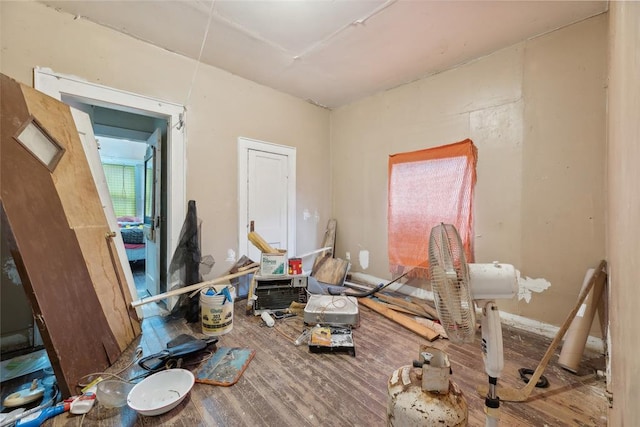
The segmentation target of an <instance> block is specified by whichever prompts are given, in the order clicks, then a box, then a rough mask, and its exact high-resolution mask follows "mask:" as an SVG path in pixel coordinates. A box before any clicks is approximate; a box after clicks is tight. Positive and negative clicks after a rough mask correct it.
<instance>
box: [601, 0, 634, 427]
mask: <svg viewBox="0 0 640 427" xmlns="http://www.w3.org/2000/svg"><path fill="white" fill-rule="evenodd" d="M609 7H610V21H609V22H610V24H609V25H610V47H609V49H610V56H609V57H610V69H609V132H608V137H609V138H608V140H609V141H608V152H607V155H608V156H607V157H608V159H607V165H608V189H609V200H608V211H607V255H608V257H609V271H610V277H609V285H610V287H609V292H610V294H609V295H610V301H611V308H610V320H611V322H610V331H611V336H610V339H611V374H612V375H611V384H610V385H611V387H610V389H609V390H610V391H612V392H613V408H612V409H611V411H610V413H609V425H610V426H637V425H640V407H639V406H638V396H640V383H639V382H638V380H639V379H640V357H639V356H638V355H640V339H639V336H640V335H639V334H638V323H639V322H638V312H639V311H640V291H639V289H640V288H639V287H638V277H640V260H639V258H638V257H639V255H640V225H639V223H638V220H639V219H640V191H639V190H638V184H639V183H640V167H639V166H638V165H639V164H640V127H639V123H640V120H639V117H640V80H639V76H640V61H639V60H638V52H640V33H639V32H638V28H640V3H637V2H611V3H610V6H609Z"/></svg>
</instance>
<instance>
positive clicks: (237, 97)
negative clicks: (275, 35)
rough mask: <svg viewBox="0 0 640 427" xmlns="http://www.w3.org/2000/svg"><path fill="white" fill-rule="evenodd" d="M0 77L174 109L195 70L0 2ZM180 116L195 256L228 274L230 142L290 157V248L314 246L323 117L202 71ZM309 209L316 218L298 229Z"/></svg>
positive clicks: (99, 32) (231, 244)
mask: <svg viewBox="0 0 640 427" xmlns="http://www.w3.org/2000/svg"><path fill="white" fill-rule="evenodd" d="M0 13H1V17H0V27H1V34H0V35H1V40H0V41H1V43H2V46H1V49H2V50H1V55H2V57H1V61H0V71H1V72H2V73H4V74H6V75H8V76H10V77H13V78H14V79H16V80H18V81H21V82H23V83H26V84H32V80H33V79H32V73H33V68H34V67H35V66H41V67H49V68H51V69H53V70H54V71H56V72H59V73H64V74H71V75H76V76H78V77H81V78H84V79H87V80H88V81H91V82H95V83H99V84H103V85H106V86H111V87H115V88H118V89H122V90H127V91H130V92H134V93H137V94H142V95H147V96H150V97H155V98H158V99H161V100H166V101H171V102H175V103H178V104H185V103H186V102H187V94H188V92H189V88H190V85H191V81H192V76H193V72H194V69H195V66H196V62H195V61H193V60H190V59H187V58H184V57H182V56H180V55H176V54H174V53H171V52H168V51H165V50H162V49H159V48H156V47H154V46H151V45H149V44H147V43H144V42H141V41H138V40H135V39H133V38H131V37H127V36H125V35H122V34H119V33H116V32H114V31H112V30H109V29H106V28H104V27H100V26H98V25H95V24H93V23H90V22H88V21H85V20H83V19H77V20H76V19H73V17H72V16H70V15H66V14H62V13H58V12H56V11H55V10H54V9H51V8H48V7H45V6H43V5H41V4H38V3H32V2H4V1H3V2H0ZM186 108H187V143H186V146H187V148H186V151H187V180H186V191H187V199H193V200H195V201H196V202H197V208H198V216H199V217H201V218H202V219H203V232H202V251H203V254H211V255H213V256H214V258H215V259H216V266H215V269H214V270H213V272H212V273H211V274H210V275H209V276H208V277H214V276H217V275H219V274H221V273H222V272H224V271H226V270H227V269H228V268H229V266H230V263H227V262H225V259H226V258H227V249H233V250H234V251H236V253H237V251H238V248H237V247H238V241H237V240H238V237H237V234H238V233H237V230H238V227H237V222H238V219H237V218H238V211H237V209H238V208H237V206H238V202H237V148H236V147H237V139H238V137H240V136H243V137H248V138H253V139H258V140H263V141H267V142H272V143H277V144H282V145H289V146H293V147H296V148H297V170H298V176H297V248H298V251H299V252H305V251H309V250H312V249H315V248H317V247H318V246H319V244H320V241H321V239H322V236H323V234H324V229H325V227H326V223H327V220H328V219H329V215H330V197H329V191H330V188H329V142H328V141H329V111H328V110H325V109H322V108H319V107H317V106H313V105H311V104H309V103H307V102H305V101H302V100H299V99H296V98H293V97H291V96H289V95H285V94H282V93H280V92H277V91H274V90H272V89H269V88H266V87H264V86H261V85H259V84H256V83H253V82H250V81H248V80H244V79H241V78H239V77H237V76H234V75H231V74H229V73H227V72H224V71H221V70H219V69H216V68H213V67H210V66H206V65H201V66H200V67H199V71H198V74H197V78H196V80H195V84H194V86H193V90H192V95H191V99H190V100H189V102H188V103H187V104H186ZM305 209H308V210H309V211H310V212H312V213H315V212H316V211H317V212H318V214H319V220H318V222H316V220H315V218H314V217H313V216H312V218H311V219H309V220H304V218H303V215H302V212H303V211H304V210H305Z"/></svg>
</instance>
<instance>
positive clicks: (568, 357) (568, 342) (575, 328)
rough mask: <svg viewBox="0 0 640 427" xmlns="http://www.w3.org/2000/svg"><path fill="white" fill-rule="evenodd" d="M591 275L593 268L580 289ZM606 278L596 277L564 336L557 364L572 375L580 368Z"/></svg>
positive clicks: (583, 287)
mask: <svg viewBox="0 0 640 427" xmlns="http://www.w3.org/2000/svg"><path fill="white" fill-rule="evenodd" d="M593 273H594V270H593V268H590V269H589V270H587V274H586V275H585V277H584V282H583V283H582V289H585V287H586V286H587V284H588V283H589V280H591V277H592V276H593ZM606 277H607V276H606V275H605V274H601V275H600V277H598V279H599V280H597V281H596V283H595V284H594V286H593V288H591V291H590V292H589V294H588V295H587V297H586V299H585V300H584V302H583V303H582V305H581V306H580V309H579V310H578V312H577V313H576V317H574V318H573V320H572V321H571V326H569V329H568V330H567V334H566V335H565V338H564V344H563V345H562V351H561V352H560V358H559V359H558V364H559V365H560V366H562V367H563V368H565V369H566V370H568V371H571V372H573V373H577V372H578V368H579V367H580V360H582V355H583V353H584V347H585V345H586V343H587V338H588V337H589V330H590V329H591V325H592V324H593V318H594V317H595V314H596V311H597V310H598V305H599V304H600V298H601V297H602V291H603V290H604V282H605V278H606Z"/></svg>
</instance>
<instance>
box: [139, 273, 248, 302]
mask: <svg viewBox="0 0 640 427" xmlns="http://www.w3.org/2000/svg"><path fill="white" fill-rule="evenodd" d="M259 268H260V267H253V268H250V269H248V270H244V271H240V272H238V273H234V274H227V275H226V276H221V277H218V278H217V279H213V280H208V281H206V282H200V283H195V284H193V285H189V286H185V287H183V288H178V289H173V290H171V291H168V292H164V293H162V294H158V295H152V296H150V297H146V298H140V299H139V300H137V301H132V302H131V307H138V306H140V305H144V304H149V303H150V302H155V301H160V300H161V299H165V298H168V297H172V296H176V295H182V294H186V293H188V292H191V291H195V290H198V289H201V288H204V287H207V286H212V285H218V284H220V283H224V282H228V281H229V280H231V279H235V278H236V277H240V276H245V275H247V274H251V273H255V272H256V271H258V269H259Z"/></svg>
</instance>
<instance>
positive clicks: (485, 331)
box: [429, 224, 518, 426]
mask: <svg viewBox="0 0 640 427" xmlns="http://www.w3.org/2000/svg"><path fill="white" fill-rule="evenodd" d="M429 277H430V281H431V286H432V288H433V294H434V299H435V304H436V309H437V311H438V317H439V318H440V322H441V323H442V326H443V327H444V328H445V330H446V331H447V335H448V336H449V339H450V340H451V342H453V343H457V344H459V343H467V342H473V340H474V337H475V323H476V322H475V306H474V303H475V304H477V305H478V306H479V307H481V308H482V314H483V315H482V320H481V328H482V352H483V358H484V365H485V371H486V373H487V375H488V376H489V392H488V393H487V396H486V398H485V413H486V414H487V417H486V423H485V425H486V426H496V425H498V419H499V407H500V400H499V398H498V396H497V394H496V387H497V383H498V378H499V377H500V373H501V372H502V368H503V367H504V359H503V348H502V327H501V325H500V315H499V312H498V306H497V305H496V303H495V302H494V300H495V299H498V298H512V297H513V296H514V295H515V293H516V292H517V286H518V282H517V278H516V274H515V269H514V267H513V266H512V265H508V264H500V263H497V262H494V263H493V264H467V262H466V260H465V255H464V248H463V246H462V242H461V241H460V236H459V235H458V231H457V230H456V228H455V227H454V226H453V225H451V224H440V225H437V226H435V227H433V228H432V229H431V235H430V236H429Z"/></svg>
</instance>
